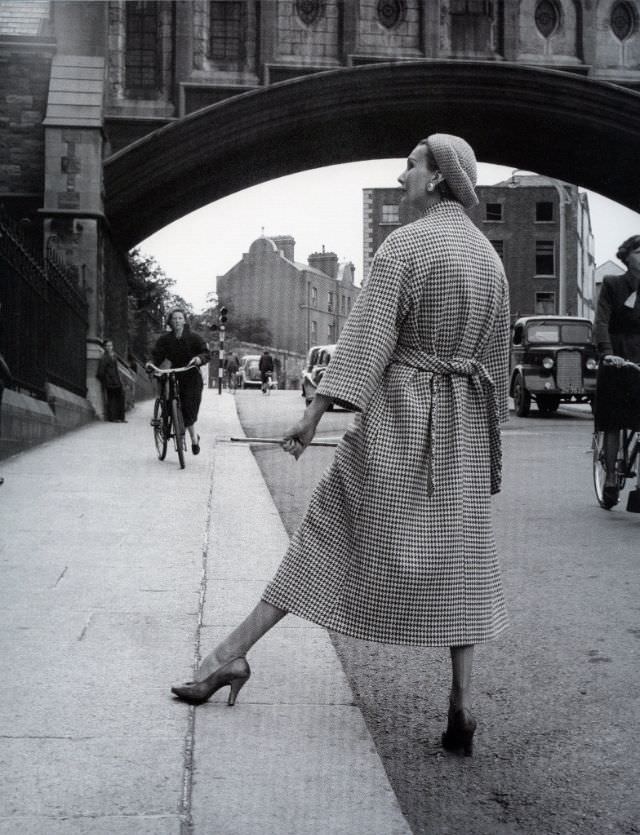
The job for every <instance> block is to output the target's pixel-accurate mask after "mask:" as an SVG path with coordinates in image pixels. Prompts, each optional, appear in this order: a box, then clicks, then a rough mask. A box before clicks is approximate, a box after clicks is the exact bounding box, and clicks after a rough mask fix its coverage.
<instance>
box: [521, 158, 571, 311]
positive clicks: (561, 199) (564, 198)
mask: <svg viewBox="0 0 640 835" xmlns="http://www.w3.org/2000/svg"><path fill="white" fill-rule="evenodd" d="M524 173H526V172H524V171H523V170H522V169H520V168H516V169H514V170H513V171H512V172H511V183H512V185H513V186H514V187H515V186H517V185H518V183H517V182H516V179H515V175H516V174H524ZM541 176H542V179H543V180H545V181H546V182H548V183H549V185H550V186H553V187H554V188H555V190H556V193H557V195H558V207H559V211H558V225H559V229H558V233H559V234H558V250H559V251H558V313H559V315H560V316H566V315H567V213H566V208H567V206H568V205H569V204H570V203H571V198H570V197H569V196H568V194H567V192H566V191H565V189H564V183H562V182H561V181H560V180H556V179H555V178H554V177H547V176H546V175H541Z"/></svg>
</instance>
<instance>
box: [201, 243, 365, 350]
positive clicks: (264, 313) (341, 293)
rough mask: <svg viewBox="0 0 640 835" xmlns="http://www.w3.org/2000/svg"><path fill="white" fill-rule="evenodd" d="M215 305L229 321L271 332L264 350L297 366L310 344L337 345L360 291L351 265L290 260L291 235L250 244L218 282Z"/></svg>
mask: <svg viewBox="0 0 640 835" xmlns="http://www.w3.org/2000/svg"><path fill="white" fill-rule="evenodd" d="M217 292H218V299H219V301H220V304H222V305H225V306H226V307H227V308H228V310H229V319H230V321H231V320H232V319H233V317H234V316H241V317H243V318H245V319H246V318H251V319H255V318H261V319H264V320H265V323H266V325H267V326H268V328H269V331H270V333H271V345H269V346H265V347H269V349H270V350H272V351H273V352H274V353H275V354H276V356H278V357H279V358H281V359H284V358H286V357H287V356H289V357H291V358H292V359H293V360H294V361H295V362H297V363H298V365H299V364H300V363H301V362H302V361H303V359H304V356H305V355H306V353H307V351H308V350H309V348H310V347H311V346H312V345H317V344H324V343H333V342H335V341H336V340H337V338H338V336H339V335H340V332H341V330H342V328H343V327H344V323H345V322H346V319H347V316H348V315H349V312H350V311H351V308H352V306H353V303H354V302H355V300H356V298H357V297H358V293H359V292H360V288H359V287H357V286H356V285H355V284H354V267H353V264H352V263H351V262H348V261H347V262H340V261H338V256H337V255H336V254H335V252H325V249H324V247H323V248H322V251H321V252H314V253H312V254H311V255H309V258H308V261H307V263H306V264H305V263H301V262H299V261H296V259H295V240H294V239H293V238H292V237H291V236H290V235H280V236H274V237H261V238H258V239H257V240H255V241H254V242H253V243H252V244H251V246H250V247H249V251H248V252H246V253H244V255H243V256H242V259H241V260H240V261H238V263H237V264H235V265H234V266H233V267H232V268H231V269H230V270H229V271H228V272H226V273H225V274H224V275H221V276H218V277H217Z"/></svg>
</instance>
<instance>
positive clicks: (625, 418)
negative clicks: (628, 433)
mask: <svg viewBox="0 0 640 835" xmlns="http://www.w3.org/2000/svg"><path fill="white" fill-rule="evenodd" d="M593 413H594V420H595V428H596V431H606V430H607V429H634V430H636V431H640V371H637V370H636V369H635V368H630V367H627V368H615V367H611V366H606V365H602V364H601V365H600V368H599V369H598V382H597V389H596V398H595V405H594V410H593Z"/></svg>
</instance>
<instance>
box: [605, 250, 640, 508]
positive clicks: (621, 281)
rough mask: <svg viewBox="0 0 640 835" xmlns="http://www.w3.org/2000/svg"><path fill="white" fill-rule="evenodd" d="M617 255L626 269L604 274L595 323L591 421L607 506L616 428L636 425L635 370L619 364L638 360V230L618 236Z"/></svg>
mask: <svg viewBox="0 0 640 835" xmlns="http://www.w3.org/2000/svg"><path fill="white" fill-rule="evenodd" d="M616 257H617V258H618V259H619V260H620V261H622V263H623V264H624V265H625V267H626V268H627V271H626V272H625V273H624V274H623V275H607V276H605V277H604V278H603V280H602V286H601V288H600V295H599V296H598V306H597V308H596V319H595V324H594V337H595V343H596V348H597V350H598V354H599V357H600V360H601V361H600V363H599V367H598V378H597V384H596V397H595V408H594V423H595V429H596V431H598V432H604V433H605V438H604V454H605V462H606V471H607V474H606V479H605V484H604V489H603V498H604V501H605V502H606V503H607V504H608V505H609V506H610V507H613V506H614V505H615V504H617V502H618V499H619V487H618V479H617V474H616V457H617V455H618V447H619V444H620V430H621V429H633V430H636V431H637V430H640V380H639V379H638V376H639V375H638V372H637V370H636V369H634V368H631V367H626V368H625V367H622V364H623V361H624V360H629V361H631V362H635V363H640V235H632V236H631V237H630V238H627V240H625V241H623V242H622V243H621V244H620V246H619V248H618V252H617V253H616ZM616 366H618V367H616Z"/></svg>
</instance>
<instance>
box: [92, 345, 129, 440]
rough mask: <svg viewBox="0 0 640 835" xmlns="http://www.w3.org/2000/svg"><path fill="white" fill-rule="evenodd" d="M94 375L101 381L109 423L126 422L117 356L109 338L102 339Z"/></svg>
mask: <svg viewBox="0 0 640 835" xmlns="http://www.w3.org/2000/svg"><path fill="white" fill-rule="evenodd" d="M96 377H97V378H98V379H99V380H100V382H101V383H102V391H103V393H104V407H105V417H106V419H107V420H108V421H110V422H111V423H126V422H127V421H126V420H125V419H124V387H123V385H122V380H121V379H120V372H119V371H118V358H117V357H116V352H115V350H114V348H113V342H112V341H111V340H110V339H105V341H104V354H103V355H102V356H101V357H100V362H99V363H98V370H97V372H96Z"/></svg>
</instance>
